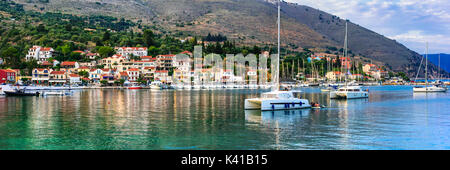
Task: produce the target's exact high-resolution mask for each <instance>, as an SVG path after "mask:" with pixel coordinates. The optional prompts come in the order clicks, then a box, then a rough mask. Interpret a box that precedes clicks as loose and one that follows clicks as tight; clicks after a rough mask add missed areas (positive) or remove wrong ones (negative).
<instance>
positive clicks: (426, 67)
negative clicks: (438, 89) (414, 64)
mask: <svg viewBox="0 0 450 170" xmlns="http://www.w3.org/2000/svg"><path fill="white" fill-rule="evenodd" d="M425 84H426V86H425V88H427V87H428V42H427V53H426V54H425Z"/></svg>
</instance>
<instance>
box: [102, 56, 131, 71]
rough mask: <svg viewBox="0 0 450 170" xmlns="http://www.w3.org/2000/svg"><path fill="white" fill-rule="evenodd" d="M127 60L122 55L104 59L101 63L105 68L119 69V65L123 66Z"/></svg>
mask: <svg viewBox="0 0 450 170" xmlns="http://www.w3.org/2000/svg"><path fill="white" fill-rule="evenodd" d="M126 61H127V59H126V57H124V56H123V55H121V54H114V55H113V56H111V57H108V58H104V59H102V61H101V64H103V65H104V66H105V68H114V69H117V67H118V65H121V64H122V63H123V62H126Z"/></svg>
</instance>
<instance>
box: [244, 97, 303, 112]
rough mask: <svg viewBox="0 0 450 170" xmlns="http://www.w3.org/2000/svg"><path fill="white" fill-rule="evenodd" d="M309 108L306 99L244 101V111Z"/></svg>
mask: <svg viewBox="0 0 450 170" xmlns="http://www.w3.org/2000/svg"><path fill="white" fill-rule="evenodd" d="M304 108H311V105H310V104H309V101H308V100H306V99H259V98H255V99H246V100H245V109H246V110H262V111H269V110H289V109H304Z"/></svg>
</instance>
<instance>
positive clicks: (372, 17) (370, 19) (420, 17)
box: [285, 0, 450, 54]
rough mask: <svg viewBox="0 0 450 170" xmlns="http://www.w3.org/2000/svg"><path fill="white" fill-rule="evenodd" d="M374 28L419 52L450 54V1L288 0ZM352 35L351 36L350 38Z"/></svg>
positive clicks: (288, 0)
mask: <svg viewBox="0 0 450 170" xmlns="http://www.w3.org/2000/svg"><path fill="white" fill-rule="evenodd" d="M285 1H287V2H294V3H298V4H300V5H307V6H310V7H313V8H316V9H319V10H322V11H325V12H328V13H331V14H333V15H336V16H339V17H341V18H346V19H349V20H350V21H351V22H353V23H356V24H358V25H361V26H363V27H366V28H368V29H370V30H373V31H375V32H377V33H379V34H382V35H384V36H386V37H388V38H391V39H394V40H396V41H397V42H400V43H402V44H403V45H405V46H406V47H408V48H409V49H411V50H413V51H416V52H417V53H419V54H424V53H425V51H426V42H429V53H447V54H450V0H285ZM349 38H351V37H349Z"/></svg>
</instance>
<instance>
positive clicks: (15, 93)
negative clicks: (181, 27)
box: [3, 89, 40, 96]
mask: <svg viewBox="0 0 450 170" xmlns="http://www.w3.org/2000/svg"><path fill="white" fill-rule="evenodd" d="M3 92H4V93H5V95H6V96H39V95H40V93H39V92H27V91H26V90H25V89H15V90H13V91H3Z"/></svg>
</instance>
